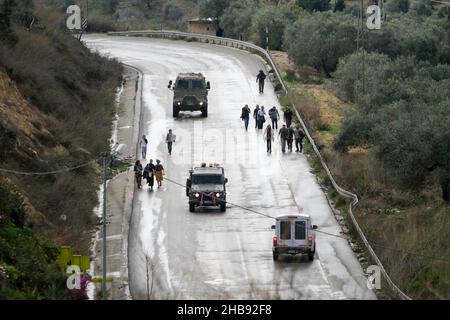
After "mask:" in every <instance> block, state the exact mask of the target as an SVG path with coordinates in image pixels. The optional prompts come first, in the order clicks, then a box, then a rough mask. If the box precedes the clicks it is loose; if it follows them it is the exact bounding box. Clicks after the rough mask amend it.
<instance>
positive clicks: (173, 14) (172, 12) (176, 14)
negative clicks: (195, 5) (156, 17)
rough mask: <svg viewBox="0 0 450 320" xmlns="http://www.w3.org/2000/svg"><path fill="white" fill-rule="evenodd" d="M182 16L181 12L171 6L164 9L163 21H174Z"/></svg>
mask: <svg viewBox="0 0 450 320" xmlns="http://www.w3.org/2000/svg"><path fill="white" fill-rule="evenodd" d="M183 16H184V13H183V10H181V9H180V8H179V7H177V6H176V5H173V4H168V5H166V6H165V7H164V19H166V20H172V21H176V20H179V19H181V18H182V17H183Z"/></svg>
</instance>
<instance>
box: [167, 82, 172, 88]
mask: <svg viewBox="0 0 450 320" xmlns="http://www.w3.org/2000/svg"><path fill="white" fill-rule="evenodd" d="M172 84H173V82H172V80H170V81H169V85H168V86H167V88H169V89H171V88H172Z"/></svg>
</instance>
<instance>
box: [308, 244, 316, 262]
mask: <svg viewBox="0 0 450 320" xmlns="http://www.w3.org/2000/svg"><path fill="white" fill-rule="evenodd" d="M315 254H316V246H314V250H313V251H310V252H308V260H309V261H313V260H314V256H315Z"/></svg>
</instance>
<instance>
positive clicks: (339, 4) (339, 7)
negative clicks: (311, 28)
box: [333, 0, 345, 12]
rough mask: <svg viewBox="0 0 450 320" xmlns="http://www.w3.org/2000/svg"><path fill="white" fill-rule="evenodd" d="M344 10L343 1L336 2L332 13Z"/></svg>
mask: <svg viewBox="0 0 450 320" xmlns="http://www.w3.org/2000/svg"><path fill="white" fill-rule="evenodd" d="M344 9H345V1H344V0H337V1H336V3H335V4H334V10H333V11H334V12H336V11H344Z"/></svg>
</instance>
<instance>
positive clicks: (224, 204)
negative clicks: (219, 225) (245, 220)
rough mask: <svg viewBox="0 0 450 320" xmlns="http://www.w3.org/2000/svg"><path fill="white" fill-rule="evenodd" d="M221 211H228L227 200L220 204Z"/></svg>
mask: <svg viewBox="0 0 450 320" xmlns="http://www.w3.org/2000/svg"><path fill="white" fill-rule="evenodd" d="M220 211H221V212H225V211H227V204H226V203H225V202H223V203H221V204H220Z"/></svg>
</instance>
